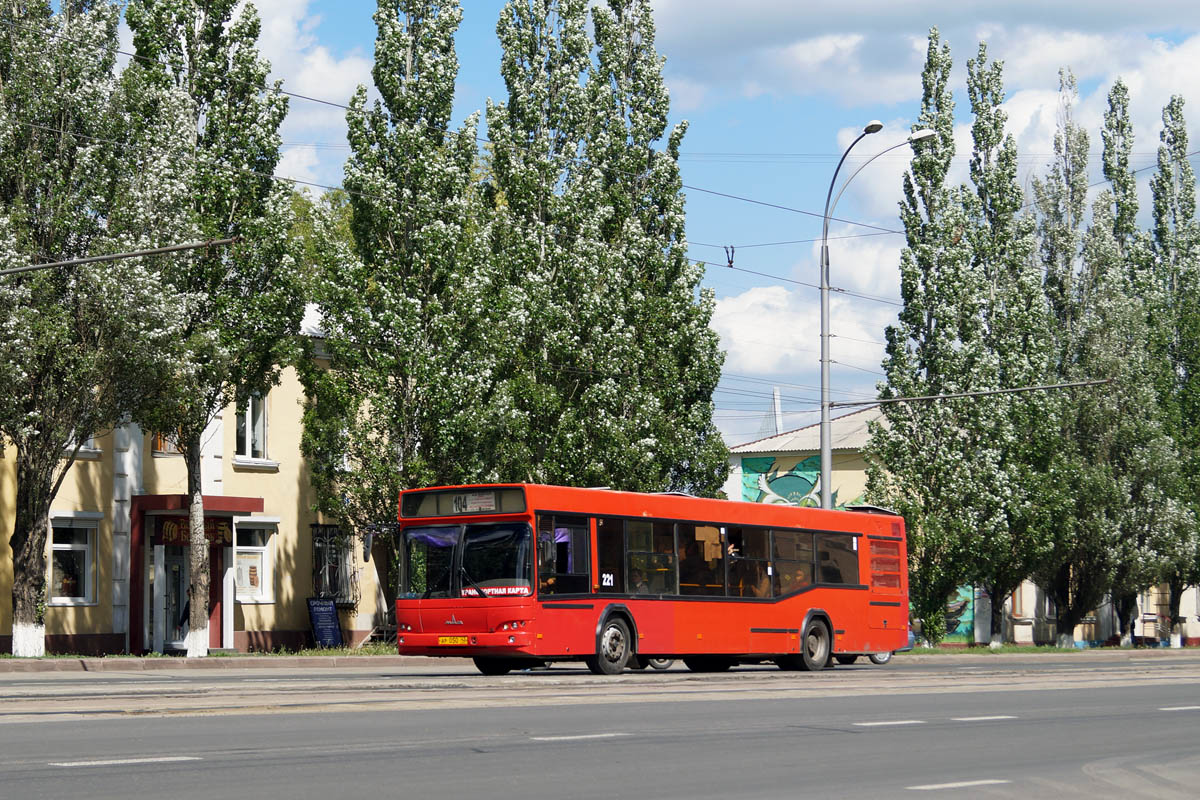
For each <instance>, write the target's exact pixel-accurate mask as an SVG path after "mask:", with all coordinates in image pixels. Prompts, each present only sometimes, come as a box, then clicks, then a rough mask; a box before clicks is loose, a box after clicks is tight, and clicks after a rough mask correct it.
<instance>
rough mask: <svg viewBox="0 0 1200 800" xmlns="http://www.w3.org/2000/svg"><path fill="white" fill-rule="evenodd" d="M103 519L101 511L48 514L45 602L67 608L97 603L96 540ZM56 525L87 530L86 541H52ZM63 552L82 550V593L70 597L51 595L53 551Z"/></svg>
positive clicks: (97, 566)
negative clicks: (76, 542)
mask: <svg viewBox="0 0 1200 800" xmlns="http://www.w3.org/2000/svg"><path fill="white" fill-rule="evenodd" d="M102 519H104V514H103V513H102V512H98V511H61V512H53V513H51V515H50V535H49V537H47V538H49V540H50V541H49V542H47V547H48V548H49V551H50V558H49V563H48V564H47V565H46V566H47V568H48V570H49V576H48V583H49V586H48V589H49V591H48V592H47V596H48V602H47V605H49V606H67V607H69V606H94V605H97V604H98V603H99V600H98V599H97V597H98V592H97V591H96V583H97V582H98V575H97V569H98V568H99V559H98V558H97V553H96V543H97V539H98V536H97V534H98V532H99V528H100V520H102ZM56 528H70V529H73V530H82V531H86V532H87V537H86V541H85V542H84V544H82V545H77V544H55V542H54V530H55V529H56ZM62 552H82V553H83V554H84V574H83V592H82V593H81V594H77V595H72V596H70V597H62V596H58V595H54V594H51V592H53V590H54V554H55V553H62Z"/></svg>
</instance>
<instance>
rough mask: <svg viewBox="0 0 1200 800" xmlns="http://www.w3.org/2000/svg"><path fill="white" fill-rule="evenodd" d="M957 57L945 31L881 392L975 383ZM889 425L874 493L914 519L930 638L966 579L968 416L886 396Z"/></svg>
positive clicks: (924, 110)
mask: <svg viewBox="0 0 1200 800" xmlns="http://www.w3.org/2000/svg"><path fill="white" fill-rule="evenodd" d="M951 68H952V61H951V57H950V48H949V46H948V45H946V44H943V43H942V41H941V37H940V34H939V33H938V30H937V29H936V28H934V29H932V30H931V31H930V33H929V44H928V49H927V52H926V61H925V67H924V70H923V72H922V74H921V80H922V85H923V95H922V100H921V112H920V114H919V116H918V118H917V122H916V124H914V126H913V129H914V130H918V129H921V128H930V129H932V130H933V131H934V132H935V133H936V134H937V135H936V136H933V137H929V138H928V139H925V140H922V141H920V142H917V143H915V144H914V145H913V159H912V163H911V166H910V169H909V171H908V172H907V173H905V175H904V179H903V180H904V183H903V189H904V199H903V200H902V201H901V203H900V219H901V222H902V223H903V224H904V230H905V236H906V239H907V244H906V246H905V248H904V249H903V251H902V252H901V256H900V292H901V297H902V299H903V301H904V307H903V308H902V309H901V311H900V314H899V320H898V322H897V324H896V325H892V326H889V327H888V329H887V333H886V336H887V350H886V355H885V357H884V361H883V368H884V372H885V373H886V376H887V377H886V380H885V381H884V382H882V383H881V384H880V398H881V399H887V398H893V397H914V396H922V395H935V394H942V393H955V392H960V391H964V390H966V389H968V388H970V385H971V384H970V382H969V381H970V375H971V373H972V371H973V370H974V369H975V363H976V361H977V359H978V355H979V347H978V343H979V339H980V336H981V326H980V319H981V316H980V303H981V300H982V292H981V288H982V287H981V285H980V282H979V280H978V277H977V274H976V272H975V270H974V269H973V265H972V263H971V255H972V251H971V240H970V237H969V236H968V226H969V225H970V219H969V216H968V213H967V210H968V209H969V208H971V206H972V204H973V202H974V199H973V197H972V196H971V195H970V194H969V192H968V191H967V190H966V189H965V187H948V186H947V185H946V175H947V173H948V172H949V169H950V163H951V159H953V157H954V100H953V96H952V93H951V90H950V86H949V80H950V73H951ZM880 410H881V412H882V414H883V420H884V423H885V424H877V425H873V426H872V428H871V439H870V441H869V443H868V446H867V451H866V452H867V457H868V470H867V494H868V496H869V497H870V498H871V501H872V502H875V503H879V504H881V505H886V506H888V507H890V508H892V509H894V510H896V511H897V512H899V513H900V514H901V515H902V516H903V517H904V519H905V521H906V523H907V525H908V564H909V597H910V601H911V604H912V613H913V615H914V616H915V617H917V618H918V619H920V620H921V635H922V637H923V638H924V639H926V640H927V641H929V642H937V641H939V640H940V639H941V638H942V637H943V636H944V635H945V625H946V623H945V614H946V602H947V600H948V599H949V597H950V594H951V593H952V592H953V591H954V590H955V589H957V588H958V587H959V586H960V585H961V584H962V583H963V582H964V580H965V579H966V577H967V570H966V553H967V550H968V547H969V542H970V537H971V536H972V534H973V526H972V525H971V524H970V520H969V519H967V518H966V517H965V516H964V513H963V511H964V507H963V499H964V498H965V497H967V496H968V495H969V493H970V490H969V483H970V480H971V478H970V473H969V469H968V465H966V464H964V462H963V458H962V453H963V451H964V449H965V448H966V446H967V438H968V437H969V436H970V432H969V430H968V417H967V415H966V411H967V409H966V407H965V405H964V404H963V403H961V402H944V403H936V402H935V403H885V404H883V405H881V406H880Z"/></svg>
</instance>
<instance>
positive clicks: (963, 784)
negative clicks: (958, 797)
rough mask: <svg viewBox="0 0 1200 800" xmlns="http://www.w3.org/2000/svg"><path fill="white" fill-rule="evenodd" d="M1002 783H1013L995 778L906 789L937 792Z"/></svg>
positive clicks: (928, 784)
mask: <svg viewBox="0 0 1200 800" xmlns="http://www.w3.org/2000/svg"><path fill="white" fill-rule="evenodd" d="M1001 783H1012V781H1003V780H997V779H995V778H992V779H988V780H982V781H958V782H956V783H927V784H924V785H923V786H906V787H904V788H906V789H908V790H910V791H913V792H936V791H937V790H939V789H966V788H968V787H971V786H996V785H998V784H1001Z"/></svg>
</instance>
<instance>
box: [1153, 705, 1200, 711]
mask: <svg viewBox="0 0 1200 800" xmlns="http://www.w3.org/2000/svg"><path fill="white" fill-rule="evenodd" d="M1159 711H1200V706H1167V707H1166V708H1160V709H1159Z"/></svg>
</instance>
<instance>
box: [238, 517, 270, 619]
mask: <svg viewBox="0 0 1200 800" xmlns="http://www.w3.org/2000/svg"><path fill="white" fill-rule="evenodd" d="M274 533H275V529H274V528H273V527H272V528H252V527H249V526H247V525H238V526H237V546H236V550H235V552H234V564H235V569H234V582H235V584H236V587H237V599H238V602H241V603H270V602H273V601H274V593H273V591H272V588H273V586H274V583H273V579H272V569H271V561H272V559H271V539H272V538H273V535H274Z"/></svg>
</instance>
